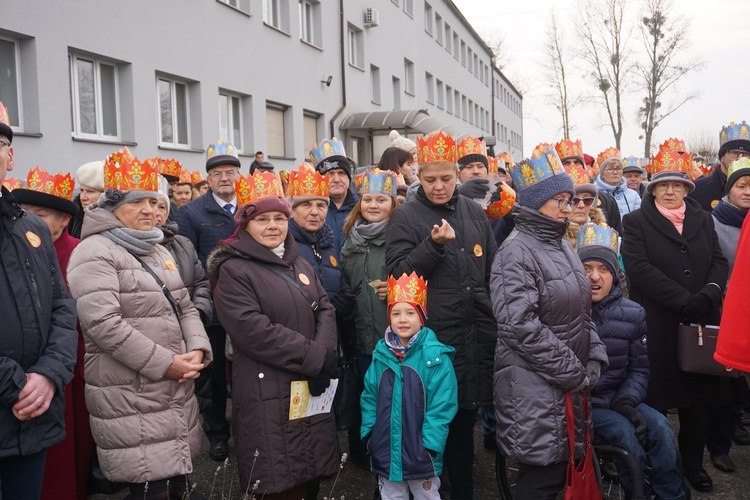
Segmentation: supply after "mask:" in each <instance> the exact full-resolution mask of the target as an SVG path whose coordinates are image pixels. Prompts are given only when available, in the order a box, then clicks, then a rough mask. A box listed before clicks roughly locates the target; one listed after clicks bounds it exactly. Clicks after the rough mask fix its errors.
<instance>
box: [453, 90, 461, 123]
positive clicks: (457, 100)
mask: <svg viewBox="0 0 750 500" xmlns="http://www.w3.org/2000/svg"><path fill="white" fill-rule="evenodd" d="M453 101H454V102H453V105H454V107H455V109H456V118H461V116H462V115H461V92H459V91H458V90H454V91H453Z"/></svg>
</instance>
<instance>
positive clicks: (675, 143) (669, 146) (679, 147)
mask: <svg viewBox="0 0 750 500" xmlns="http://www.w3.org/2000/svg"><path fill="white" fill-rule="evenodd" d="M662 150H665V151H674V152H675V153H685V152H687V146H685V141H683V140H682V139H675V138H669V139H667V140H666V141H664V142H662V143H661V144H660V145H659V151H662Z"/></svg>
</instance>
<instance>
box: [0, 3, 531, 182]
mask: <svg viewBox="0 0 750 500" xmlns="http://www.w3.org/2000/svg"><path fill="white" fill-rule="evenodd" d="M0 101H2V102H3V103H4V104H5V105H6V106H7V107H8V109H9V113H10V118H11V125H12V127H13V129H14V134H15V137H14V141H13V142H14V146H15V164H16V170H15V171H13V172H11V173H9V174H8V175H9V176H13V177H16V178H20V179H25V176H26V173H27V172H28V170H29V169H31V168H33V167H34V166H35V165H39V166H40V167H42V168H47V169H48V170H50V171H51V172H59V171H73V170H75V168H77V167H78V166H79V165H81V164H83V163H86V162H88V161H91V160H95V159H104V158H105V157H106V156H107V155H108V154H109V153H111V152H113V151H114V150H116V149H119V148H121V147H123V146H128V147H129V148H130V149H131V151H132V152H133V154H135V155H136V156H138V157H141V158H147V157H150V156H162V157H174V158H176V159H178V160H179V161H181V162H182V164H183V166H184V167H185V168H188V169H190V170H202V169H203V166H204V163H205V154H204V152H205V148H206V146H207V145H208V144H209V143H211V142H215V141H216V140H217V139H219V138H221V139H223V140H226V141H230V142H233V143H234V144H235V145H236V146H237V148H238V149H239V151H240V152H241V155H240V158H241V160H242V162H243V166H244V165H249V163H250V162H251V161H252V156H253V154H254V152H255V151H256V150H261V151H263V152H264V153H265V154H266V158H267V159H269V160H270V161H271V162H272V163H274V165H275V166H276V168H277V170H280V169H293V168H295V167H296V166H297V165H298V164H299V163H301V162H302V161H305V160H307V158H308V155H307V152H308V150H309V149H310V148H311V146H312V145H313V143H314V142H316V141H317V140H318V139H322V138H326V137H330V136H331V135H335V136H336V137H338V138H340V139H341V140H343V141H344V144H345V147H346V150H347V153H348V154H349V156H350V157H351V158H353V159H354V160H355V161H356V163H357V164H358V165H364V164H368V163H375V162H377V160H378V159H379V156H380V153H381V152H382V150H383V149H385V147H387V146H389V145H390V143H389V141H388V139H387V135H388V132H389V131H390V130H391V129H397V130H399V131H400V132H401V133H402V134H404V135H408V136H410V137H412V138H413V137H414V136H416V135H418V134H421V133H427V132H430V131H432V130H435V129H443V130H445V131H447V132H450V133H452V134H455V135H459V136H460V135H464V134H470V135H474V136H484V137H487V136H494V137H495V138H496V139H497V146H496V148H495V150H496V152H497V153H499V152H501V151H509V152H510V153H511V154H512V155H513V156H514V157H515V158H520V156H521V153H522V151H521V145H522V143H523V141H522V135H523V130H522V120H521V113H522V96H521V95H520V93H519V92H518V91H517V90H516V89H515V88H514V87H513V85H512V84H511V83H510V82H509V81H508V80H507V79H506V78H505V77H504V76H503V75H502V73H501V72H500V71H499V70H497V69H496V68H494V67H493V65H492V54H491V52H490V50H489V48H488V47H487V46H486V44H484V42H483V41H482V40H481V38H480V37H479V36H478V35H477V33H476V32H475V31H474V30H473V29H472V27H471V25H470V24H469V23H468V22H467V21H466V19H465V18H464V17H463V16H462V15H461V13H460V12H459V11H458V9H457V8H456V7H455V6H454V5H453V3H452V2H451V1H450V0H428V1H425V0H369V1H365V0H320V1H317V0H190V1H188V0H158V1H146V0H134V1H132V2H112V1H102V0H76V1H74V2H59V1H56V0H34V1H31V2H30V1H28V0H3V1H2V2H0ZM243 171H244V172H247V168H243Z"/></svg>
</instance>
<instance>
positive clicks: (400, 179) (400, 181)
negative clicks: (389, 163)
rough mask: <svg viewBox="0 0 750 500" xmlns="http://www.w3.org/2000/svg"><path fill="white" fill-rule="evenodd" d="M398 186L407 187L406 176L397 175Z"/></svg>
mask: <svg viewBox="0 0 750 500" xmlns="http://www.w3.org/2000/svg"><path fill="white" fill-rule="evenodd" d="M396 184H398V185H399V186H406V179H404V174H396Z"/></svg>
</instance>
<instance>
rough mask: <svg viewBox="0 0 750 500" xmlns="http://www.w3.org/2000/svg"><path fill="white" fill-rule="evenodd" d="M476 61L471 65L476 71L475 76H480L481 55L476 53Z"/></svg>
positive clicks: (474, 71)
mask: <svg viewBox="0 0 750 500" xmlns="http://www.w3.org/2000/svg"><path fill="white" fill-rule="evenodd" d="M473 57H474V63H473V64H472V65H471V69H472V72H473V73H474V76H479V71H480V70H479V57H478V56H477V55H476V54H474V56H473Z"/></svg>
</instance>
